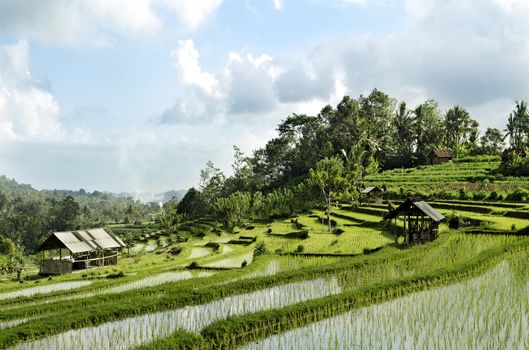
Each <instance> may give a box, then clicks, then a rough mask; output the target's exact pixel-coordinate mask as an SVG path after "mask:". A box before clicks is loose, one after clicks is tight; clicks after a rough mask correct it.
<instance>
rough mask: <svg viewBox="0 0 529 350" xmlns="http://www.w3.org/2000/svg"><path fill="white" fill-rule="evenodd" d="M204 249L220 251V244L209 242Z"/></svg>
mask: <svg viewBox="0 0 529 350" xmlns="http://www.w3.org/2000/svg"><path fill="white" fill-rule="evenodd" d="M204 247H208V248H212V249H213V250H219V248H220V244H219V243H217V242H208V243H206V244H205V245H204Z"/></svg>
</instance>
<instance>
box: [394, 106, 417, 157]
mask: <svg viewBox="0 0 529 350" xmlns="http://www.w3.org/2000/svg"><path fill="white" fill-rule="evenodd" d="M395 132H396V139H397V142H398V144H399V148H400V151H401V152H399V153H401V154H410V153H411V152H412V151H413V143H414V142H413V141H414V140H413V119H412V116H411V111H410V110H408V109H407V108H406V102H401V103H400V105H399V109H398V110H397V112H396V113H395Z"/></svg>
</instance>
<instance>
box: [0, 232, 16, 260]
mask: <svg viewBox="0 0 529 350" xmlns="http://www.w3.org/2000/svg"><path fill="white" fill-rule="evenodd" d="M16 249H17V247H16V245H15V243H13V241H12V240H10V239H9V238H7V237H1V236H0V255H11V254H14V253H15V251H16Z"/></svg>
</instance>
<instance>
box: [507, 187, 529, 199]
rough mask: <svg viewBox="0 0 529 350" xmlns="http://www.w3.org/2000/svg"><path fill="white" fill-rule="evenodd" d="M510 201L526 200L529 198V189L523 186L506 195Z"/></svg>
mask: <svg viewBox="0 0 529 350" xmlns="http://www.w3.org/2000/svg"><path fill="white" fill-rule="evenodd" d="M506 199H507V200H508V201H515V202H525V201H527V200H528V199H529V191H528V190H526V189H523V188H517V189H516V190H514V191H513V192H511V193H509V194H508V195H507V197H506Z"/></svg>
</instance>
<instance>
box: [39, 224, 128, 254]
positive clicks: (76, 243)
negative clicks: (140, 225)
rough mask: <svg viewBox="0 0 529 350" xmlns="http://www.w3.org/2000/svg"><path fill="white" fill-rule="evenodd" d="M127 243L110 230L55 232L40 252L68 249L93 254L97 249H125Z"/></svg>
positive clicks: (43, 244) (42, 245)
mask: <svg viewBox="0 0 529 350" xmlns="http://www.w3.org/2000/svg"><path fill="white" fill-rule="evenodd" d="M123 247H125V243H123V241H122V240H121V239H120V238H119V237H118V236H116V235H115V234H114V233H113V232H112V231H110V230H109V229H104V228H95V229H91V230H77V231H66V232H54V233H53V234H52V235H51V236H50V237H48V238H47V239H46V240H45V241H44V242H43V243H42V244H41V245H40V247H39V250H49V249H59V248H66V249H68V250H70V251H71V252H72V253H85V252H92V251H95V250H97V249H114V248H123Z"/></svg>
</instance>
